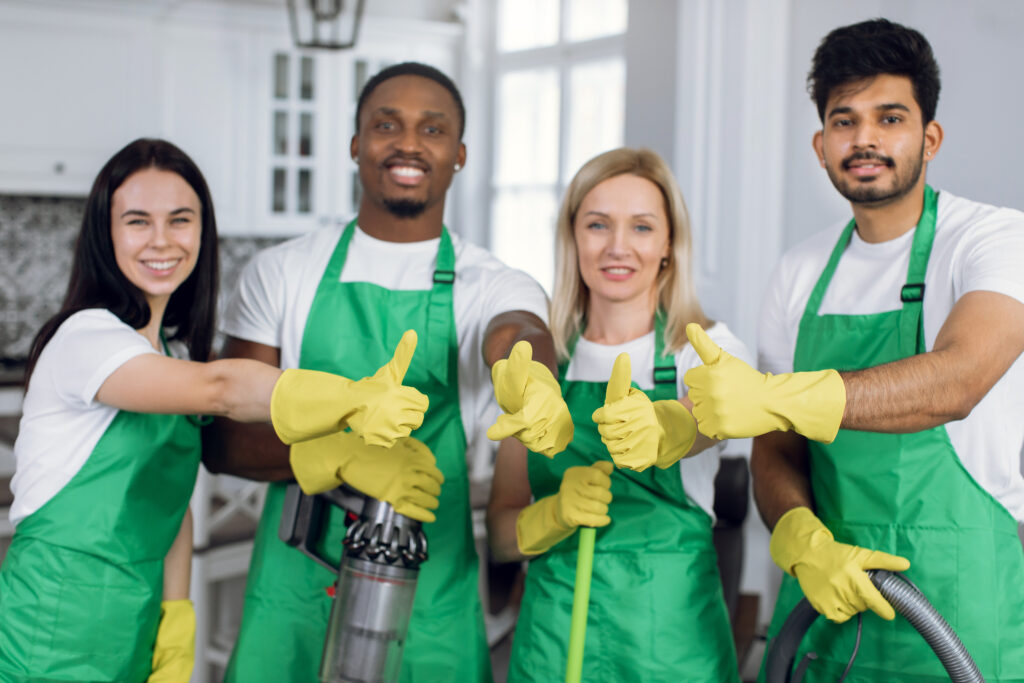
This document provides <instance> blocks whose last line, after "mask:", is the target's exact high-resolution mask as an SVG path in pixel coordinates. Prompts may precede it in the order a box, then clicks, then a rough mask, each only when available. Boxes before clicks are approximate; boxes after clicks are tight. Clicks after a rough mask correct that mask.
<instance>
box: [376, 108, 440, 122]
mask: <svg viewBox="0 0 1024 683" xmlns="http://www.w3.org/2000/svg"><path fill="white" fill-rule="evenodd" d="M374 113H375V114H384V115H385V116H397V115H398V114H399V113H401V112H400V111H399V110H398V109H395V108H394V107H377V109H376V110H374ZM421 113H422V114H423V116H425V117H426V118H430V119H446V118H448V115H447V114H445V113H444V112H443V111H431V110H429V109H424V110H423V112H421Z"/></svg>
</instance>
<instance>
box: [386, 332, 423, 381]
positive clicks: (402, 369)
mask: <svg viewBox="0 0 1024 683" xmlns="http://www.w3.org/2000/svg"><path fill="white" fill-rule="evenodd" d="M416 340H417V336H416V330H406V331H405V334H403V335H402V339H401V340H400V341H399V342H398V346H396V347H395V353H394V355H393V356H392V357H391V360H389V361H388V362H387V363H386V364H385V365H384V366H383V367H382V368H381V369H380V370H378V371H377V373H376V376H377V377H386V378H389V379H391V380H392V381H393V382H394V383H395V384H401V383H402V380H404V379H405V373H406V372H407V371H408V370H409V363H411V362H412V354H413V353H415V352H416Z"/></svg>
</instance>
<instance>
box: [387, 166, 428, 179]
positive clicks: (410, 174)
mask: <svg viewBox="0 0 1024 683" xmlns="http://www.w3.org/2000/svg"><path fill="white" fill-rule="evenodd" d="M391 172H392V173H394V174H395V175H398V176H402V177H403V178H419V177H420V176H422V175H423V171H422V170H420V169H418V168H413V167H412V166H392V167H391Z"/></svg>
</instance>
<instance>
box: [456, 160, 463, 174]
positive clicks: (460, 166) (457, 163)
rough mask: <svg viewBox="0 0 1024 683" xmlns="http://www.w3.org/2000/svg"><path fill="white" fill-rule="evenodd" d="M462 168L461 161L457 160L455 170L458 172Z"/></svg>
mask: <svg viewBox="0 0 1024 683" xmlns="http://www.w3.org/2000/svg"><path fill="white" fill-rule="evenodd" d="M461 170H462V164H460V163H459V162H457V161H456V162H455V172H456V173H458V172H459V171H461Z"/></svg>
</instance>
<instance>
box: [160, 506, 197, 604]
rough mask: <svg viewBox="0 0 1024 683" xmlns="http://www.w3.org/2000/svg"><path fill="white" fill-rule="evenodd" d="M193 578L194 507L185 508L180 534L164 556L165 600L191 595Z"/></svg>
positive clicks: (181, 598)
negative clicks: (190, 588) (190, 586)
mask: <svg viewBox="0 0 1024 683" xmlns="http://www.w3.org/2000/svg"><path fill="white" fill-rule="evenodd" d="M191 579H192V509H191V508H188V509H186V510H185V518H184V519H183V520H182V522H181V528H180V529H178V535H177V536H176V537H175V539H174V543H172V544H171V549H170V550H168V551H167V556H166V557H165V558H164V593H163V599H164V600H184V599H186V598H188V595H189V584H190V582H191Z"/></svg>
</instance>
